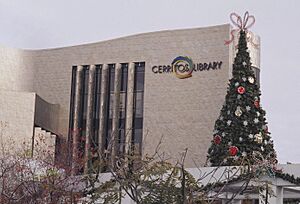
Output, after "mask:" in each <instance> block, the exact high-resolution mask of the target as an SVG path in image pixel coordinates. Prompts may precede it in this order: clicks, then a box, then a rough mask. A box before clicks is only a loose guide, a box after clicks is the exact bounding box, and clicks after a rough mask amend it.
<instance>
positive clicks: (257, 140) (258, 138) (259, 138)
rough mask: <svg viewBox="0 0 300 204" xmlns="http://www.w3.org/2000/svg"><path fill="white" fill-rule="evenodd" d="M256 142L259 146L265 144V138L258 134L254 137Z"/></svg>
mask: <svg viewBox="0 0 300 204" xmlns="http://www.w3.org/2000/svg"><path fill="white" fill-rule="evenodd" d="M254 138H255V139H254V141H255V142H257V143H258V144H261V143H262V142H263V137H262V134H261V133H257V134H255V135H254Z"/></svg>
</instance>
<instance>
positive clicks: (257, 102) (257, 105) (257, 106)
mask: <svg viewBox="0 0 300 204" xmlns="http://www.w3.org/2000/svg"><path fill="white" fill-rule="evenodd" d="M254 106H255V107H256V108H259V100H255V101H254Z"/></svg>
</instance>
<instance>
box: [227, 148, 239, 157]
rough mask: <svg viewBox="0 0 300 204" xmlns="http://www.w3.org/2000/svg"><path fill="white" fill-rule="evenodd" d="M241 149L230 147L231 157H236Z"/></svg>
mask: <svg viewBox="0 0 300 204" xmlns="http://www.w3.org/2000/svg"><path fill="white" fill-rule="evenodd" d="M238 151H239V149H238V148H237V147H236V146H231V147H229V154H230V156H235V155H236V154H237V153H238Z"/></svg>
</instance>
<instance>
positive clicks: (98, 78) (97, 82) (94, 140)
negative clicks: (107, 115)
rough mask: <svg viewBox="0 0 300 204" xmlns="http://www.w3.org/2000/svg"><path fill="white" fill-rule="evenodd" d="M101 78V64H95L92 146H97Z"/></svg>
mask: <svg viewBox="0 0 300 204" xmlns="http://www.w3.org/2000/svg"><path fill="white" fill-rule="evenodd" d="M101 80H102V65H96V71H95V89H94V91H95V92H94V95H95V100H94V112H93V119H94V120H93V121H94V135H93V137H92V147H97V146H98V137H99V118H100V104H101V103H100V102H101Z"/></svg>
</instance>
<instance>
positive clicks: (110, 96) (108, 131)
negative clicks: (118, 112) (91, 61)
mask: <svg viewBox="0 0 300 204" xmlns="http://www.w3.org/2000/svg"><path fill="white" fill-rule="evenodd" d="M108 69H109V75H108V78H109V81H108V90H109V92H108V96H107V101H108V103H107V109H106V110H107V114H106V128H105V129H106V133H105V144H104V148H105V149H108V148H109V146H110V145H111V136H112V135H111V134H112V119H113V107H114V105H113V104H114V97H113V96H114V89H115V86H114V85H115V83H114V82H115V65H114V64H109V65H108Z"/></svg>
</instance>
